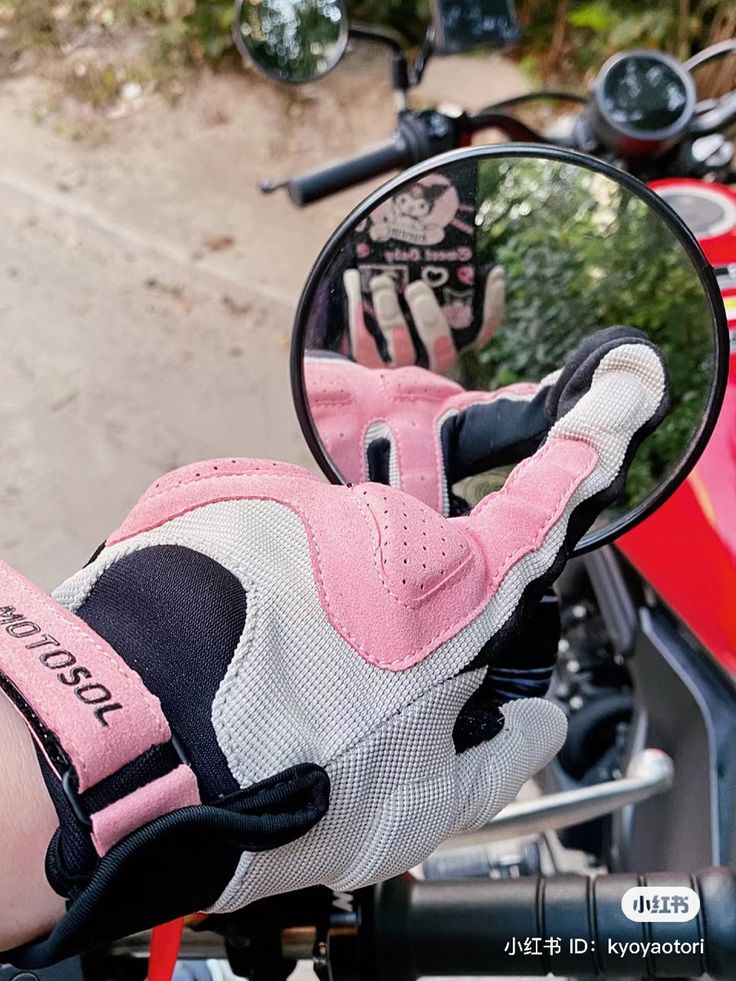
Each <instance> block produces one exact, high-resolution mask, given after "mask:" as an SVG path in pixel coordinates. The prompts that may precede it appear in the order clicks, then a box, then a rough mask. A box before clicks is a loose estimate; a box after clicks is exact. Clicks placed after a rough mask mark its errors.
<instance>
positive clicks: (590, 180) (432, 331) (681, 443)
mask: <svg viewBox="0 0 736 981" xmlns="http://www.w3.org/2000/svg"><path fill="white" fill-rule="evenodd" d="M690 248H691V247H690ZM309 290H310V292H309V302H307V303H304V302H303V304H302V310H301V320H300V322H299V323H298V324H297V332H298V339H297V343H298V344H299V345H300V350H301V354H302V357H303V359H304V361H303V387H304V392H305V395H306V400H307V405H308V411H309V414H310V416H311V421H312V425H313V428H314V430H315V431H316V433H317V435H318V437H319V441H320V443H321V446H322V449H323V451H324V454H325V456H326V458H327V460H328V462H329V464H330V465H331V466H332V467H333V468H334V470H336V471H337V472H338V474H339V476H340V477H341V478H342V479H343V480H345V481H349V482H357V481H361V480H367V479H370V480H378V481H382V482H388V483H391V484H393V485H396V486H401V487H402V488H403V489H405V490H407V491H408V492H409V493H412V494H414V495H416V496H418V497H420V498H421V499H423V500H424V501H426V502H427V503H429V504H430V505H432V506H433V507H435V508H436V509H438V510H441V511H443V512H444V513H446V514H462V513H464V512H465V511H466V510H467V509H468V507H470V506H472V505H474V504H476V503H477V502H478V501H480V500H481V499H482V498H483V497H484V496H485V495H486V494H488V493H491V492H492V491H494V490H496V489H498V488H499V487H500V486H502V484H503V482H504V480H505V478H506V476H507V475H508V473H509V470H510V468H511V467H512V466H513V465H514V464H515V463H517V462H518V461H519V460H521V459H522V458H524V457H525V456H528V455H529V454H531V453H532V452H534V450H535V449H537V448H538V447H539V445H541V443H542V442H543V441H544V438H545V436H546V433H547V431H548V430H549V427H550V425H551V420H550V416H549V414H548V412H549V406H550V404H551V402H550V391H551V390H552V388H553V386H554V383H555V381H556V378H557V373H558V372H559V369H561V368H562V367H563V366H564V364H565V363H566V361H567V359H568V358H569V357H570V355H571V354H572V352H574V351H575V350H576V349H577V348H579V347H580V345H581V344H585V345H586V346H587V345H591V344H592V345H593V346H594V347H595V346H596V345H598V344H601V343H604V341H605V338H606V334H602V335H601V334H597V333H596V332H597V331H600V330H602V329H610V328H614V327H616V326H619V325H621V326H624V327H626V328H627V329H628V328H631V329H635V330H638V331H642V332H643V333H644V334H646V336H647V337H648V338H649V339H651V340H652V341H654V343H656V344H657V345H658V346H659V347H660V348H661V350H662V352H663V354H664V356H665V358H666V361H667V364H668V368H669V371H670V374H671V382H672V411H671V412H670V414H669V416H668V417H667V418H666V420H665V421H664V423H663V424H662V425H661V427H660V428H659V429H658V431H657V432H656V433H655V434H654V435H653V436H652V437H651V438H650V439H648V440H647V441H645V443H644V445H643V446H642V447H641V449H640V450H639V452H638V454H637V457H636V459H635V460H634V463H633V466H632V468H631V471H630V475H629V479H628V484H627V491H626V494H625V496H624V497H623V499H622V500H621V501H620V502H619V503H618V504H617V505H616V508H615V510H613V509H611V510H609V511H607V512H604V514H603V516H602V518H601V521H600V522H599V525H598V532H600V531H601V529H605V530H606V531H607V530H608V529H611V530H612V531H617V532H618V531H620V530H622V528H623V527H627V526H628V525H627V524H626V523H627V522H628V521H629V519H630V517H631V516H632V515H633V514H634V512H635V511H636V512H637V514H641V513H643V508H642V507H641V506H642V505H645V504H646V505H648V504H649V503H650V502H651V500H652V498H653V496H655V495H658V494H659V493H661V491H662V489H663V488H665V487H666V486H667V484H668V482H669V481H671V480H672V479H673V478H674V477H675V476H676V475H677V474H678V473H679V472H680V470H681V469H682V465H683V461H684V460H685V459H686V457H688V456H689V454H690V451H691V450H692V448H693V446H694V445H695V443H696V441H697V438H698V436H699V434H700V432H701V430H702V427H703V424H704V420H705V418H706V416H707V415H708V412H709V407H710V403H711V401H712V399H713V393H714V391H715V388H716V387H717V386H716V374H717V370H716V369H717V361H718V362H720V361H721V360H722V358H726V357H727V355H726V353H725V349H722V348H721V346H718V358H717V357H716V352H717V344H716V338H717V337H718V336H719V334H718V329H717V328H718V327H719V325H718V324H717V323H716V321H715V319H714V314H713V312H712V307H711V300H710V297H709V295H708V292H707V291H706V288H705V286H704V285H703V282H702V281H701V277H700V276H699V274H698V272H697V271H696V269H695V266H694V265H693V261H692V260H691V257H690V254H689V253H688V250H687V249H686V248H685V247H684V245H683V244H682V243H681V241H680V239H679V238H678V237H677V236H676V235H675V234H674V232H673V231H672V230H671V228H670V227H669V226H668V224H667V223H666V222H665V221H664V220H663V218H662V216H661V214H660V213H659V211H658V210H655V208H654V207H652V206H651V204H650V203H648V202H647V201H646V200H644V199H642V198H641V197H639V196H638V195H637V194H635V193H633V192H632V191H631V190H630V189H629V188H628V187H626V186H624V185H622V184H621V183H619V182H618V181H617V180H614V179H612V178H611V177H610V176H608V175H607V174H603V173H599V172H595V171H592V170H588V169H586V168H583V167H581V166H579V165H577V164H572V163H569V162H567V161H564V162H563V161H559V160H556V159H545V158H540V157H537V156H526V157H525V156H522V155H518V154H514V155H507V156H505V155H503V154H499V153H498V152H497V151H496V152H495V153H493V154H492V155H487V156H483V155H479V154H478V153H476V154H475V155H474V156H473V155H470V156H466V157H460V158H458V159H457V160H455V161H454V162H450V163H446V164H444V165H443V166H442V167H441V168H439V169H437V170H435V171H431V172H428V173H425V174H424V175H423V176H421V177H420V178H418V179H417V178H415V179H414V180H408V181H405V182H401V183H397V185H396V186H395V187H394V189H393V193H391V194H390V195H389V196H388V197H386V198H385V199H384V200H382V201H381V202H380V203H379V204H378V205H377V206H375V207H374V208H373V210H372V211H371V212H370V213H369V214H367V216H364V217H362V218H361V219H360V220H358V221H357V222H356V223H353V224H352V225H351V226H350V227H346V228H344V229H343V234H341V235H340V236H338V237H336V238H335V239H334V240H333V247H332V248H331V249H330V250H329V253H328V256H327V257H326V258H323V260H322V261H321V265H320V274H319V276H318V279H317V280H316V281H313V282H312V284H311V286H310V287H309ZM598 537H599V535H596V538H598ZM586 538H587V536H586ZM587 544H588V542H587V541H586V539H584V540H583V543H582V545H581V547H586V545H587Z"/></svg>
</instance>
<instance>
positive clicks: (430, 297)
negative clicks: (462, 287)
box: [343, 266, 506, 373]
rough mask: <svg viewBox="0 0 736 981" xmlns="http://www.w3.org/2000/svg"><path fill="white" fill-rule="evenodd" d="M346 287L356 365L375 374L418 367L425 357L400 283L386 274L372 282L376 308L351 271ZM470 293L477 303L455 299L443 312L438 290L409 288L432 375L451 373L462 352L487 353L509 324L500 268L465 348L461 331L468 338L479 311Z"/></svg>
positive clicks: (489, 280)
mask: <svg viewBox="0 0 736 981" xmlns="http://www.w3.org/2000/svg"><path fill="white" fill-rule="evenodd" d="M343 286H344V289H345V299H346V303H347V317H348V332H349V337H350V350H351V353H352V356H353V357H354V358H355V360H356V361H357V362H358V363H359V364H363V365H366V366H367V367H371V368H381V367H385V366H386V365H387V364H388V365H389V366H391V367H393V368H399V367H403V366H406V365H413V364H416V363H417V360H418V357H419V355H418V352H417V351H416V349H415V344H414V341H413V340H412V336H411V331H410V329H409V324H408V323H407V319H406V317H405V316H404V313H403V311H402V309H401V304H400V302H399V292H398V290H397V285H396V280H395V279H394V277H392V276H391V275H389V274H388V273H383V274H381V275H379V276H373V277H372V278H369V279H368V290H369V293H370V298H371V299H370V304H368V303H367V302H366V299H365V298H364V295H363V289H362V284H361V274H360V272H359V271H358V270H357V269H346V270H345V273H344V274H343ZM466 292H467V293H468V295H470V296H471V299H469V300H467V301H465V300H460V299H453V298H452V296H450V297H449V299H448V301H447V303H446V304H445V305H444V306H440V304H439V302H438V300H437V297H436V295H435V289H434V288H433V287H431V286H430V285H429V284H428V283H427V282H426V280H424V279H418V280H414V281H413V282H411V283H408V284H407V285H406V286H405V287H404V290H403V297H404V300H405V302H406V305H407V307H408V308H409V312H410V313H411V317H412V322H413V325H414V330H415V332H416V334H417V337H418V338H419V341H420V343H421V344H422V346H423V348H424V351H425V353H426V360H427V365H428V367H429V369H430V370H431V371H437V372H440V373H442V372H445V371H447V370H448V369H449V368H451V367H452V365H453V364H454V363H455V360H456V358H457V355H458V353H459V352H460V351H465V350H470V349H475V350H481V349H482V348H484V347H485V346H486V344H488V342H489V341H490V340H491V338H492V337H493V335H494V334H495V332H496V330H497V328H498V326H499V325H500V323H501V321H502V320H503V314H504V308H505V295H506V277H505V275H504V271H503V269H502V268H501V267H500V266H494V268H493V269H491V271H490V272H489V273H488V275H487V276H486V277H485V285H484V288H483V308H482V314H481V317H482V319H481V322H480V324H479V326H478V330H477V333H475V334H474V336H473V338H472V340H471V341H470V342H467V341H466V342H463V341H462V340H461V337H460V331H461V330H464V331H465V332H466V333H467V329H468V328H469V327H470V326H471V321H469V320H468V317H469V315H470V311H471V310H472V307H473V300H472V293H471V291H466ZM371 314H372V316H370V315H371ZM368 318H370V320H371V321H372V324H373V330H372V332H371V330H369V329H368V327H367V325H366V320H367V319H368Z"/></svg>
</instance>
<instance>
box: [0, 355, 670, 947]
mask: <svg viewBox="0 0 736 981" xmlns="http://www.w3.org/2000/svg"><path fill="white" fill-rule="evenodd" d="M566 372H567V380H566V383H565V385H564V386H563V387H562V388H561V389H560V390H559V391H558V392H557V398H558V418H557V422H556V423H555V424H554V426H553V427H552V429H551V430H550V433H549V435H548V437H547V439H546V441H545V443H544V445H543V446H542V447H541V449H540V450H539V451H538V452H537V453H536V454H535V455H534V456H533V457H531V458H530V459H528V460H526V461H525V462H523V463H521V464H520V465H519V466H518V467H517V468H516V470H515V471H514V472H513V474H512V475H511V477H510V478H509V480H508V481H507V483H506V485H505V486H504V488H503V489H502V490H501V491H499V492H498V493H496V494H494V495H491V496H490V497H488V498H487V499H486V500H484V501H483V503H482V504H480V505H479V506H478V507H476V508H475V510H474V511H473V512H472V513H471V514H470V515H469V516H467V517H463V518H457V519H451V520H448V519H445V518H444V517H442V516H441V515H440V514H438V513H437V512H436V511H434V510H432V509H431V508H429V507H427V506H426V505H425V504H423V503H421V502H419V501H418V500H416V499H415V498H413V497H411V496H409V495H408V494H405V493H403V492H401V491H398V490H395V489H394V488H391V487H386V486H382V485H378V484H364V485H358V486H354V487H341V486H332V485H329V484H326V483H324V482H323V481H321V480H319V479H317V478H315V477H313V476H312V475H310V474H309V473H307V472H306V471H304V470H302V469H300V468H298V467H293V466H288V465H286V464H280V463H268V462H263V461H256V460H236V459H233V460H215V461H211V462H209V463H203V464H200V465H195V466H191V467H185V468H184V469H182V470H178V471H175V472H174V473H171V474H169V475H168V476H166V477H163V478H162V479H161V480H159V481H158V482H157V483H156V484H154V485H153V486H152V487H151V488H150V489H149V490H148V491H147V492H146V494H144V496H143V498H142V499H141V500H140V502H139V503H138V504H137V505H136V507H135V508H134V509H133V511H132V512H131V513H130V514H129V515H128V517H127V518H126V520H125V521H124V522H123V524H122V525H121V526H120V528H118V530H117V531H115V532H114V533H113V534H112V535H111V536H110V537H109V538H108V540H107V542H106V543H105V545H104V547H103V548H102V549H101V551H100V552H99V553H98V554H97V555H96V556H95V557H94V559H93V560H92V561H91V562H90V563H89V564H88V565H87V566H85V568H83V569H82V570H81V571H80V572H78V573H77V574H76V575H74V576H72V578H71V579H69V580H67V582H65V583H64V584H63V585H62V586H61V587H60V588H59V589H58V590H57V591H56V593H55V598H54V599H51V598H49V597H47V596H45V595H44V594H43V593H42V592H41V591H40V590H39V589H37V588H36V587H35V586H33V585H32V584H30V583H29V582H27V581H26V580H24V579H23V578H22V577H21V576H19V575H18V574H17V573H15V572H14V571H13V570H12V569H10V568H9V567H7V566H5V567H3V568H2V570H1V571H0V611H1V612H0V672H1V675H0V679H1V681H2V685H3V688H4V689H5V691H6V692H8V693H9V694H10V696H11V698H12V699H13V700H14V702H15V704H16V706H17V707H18V710H19V711H20V712H21V713H22V714H23V716H24V718H25V719H26V721H27V723H28V725H29V727H30V728H31V730H32V731H33V732H34V734H35V736H36V738H37V740H38V743H39V746H40V747H41V757H42V760H43V769H44V774H45V778H46V781H47V786H48V788H49V792H50V794H51V796H52V798H53V800H54V803H55V805H56V807H57V810H58V814H59V820H60V829H59V832H58V833H57V835H56V836H55V838H54V840H53V842H52V845H51V847H50V850H49V855H48V858H47V875H48V877H49V881H50V882H51V884H52V886H53V887H54V888H55V889H56V890H57V891H59V892H61V893H62V894H63V895H65V896H67V897H68V899H69V904H68V911H67V914H66V915H65V917H64V919H63V920H62V922H61V923H60V924H59V925H58V926H57V927H56V929H55V930H54V931H53V932H52V934H51V936H50V937H49V938H47V939H46V940H41V941H39V942H37V943H33V944H29V945H27V946H25V947H23V948H19V949H17V950H15V951H12V952H10V953H7V954H6V955H5V958H6V959H9V960H10V961H11V962H13V963H16V964H18V965H22V966H34V965H41V964H45V963H49V962H52V961H55V960H59V959H61V958H62V957H65V956H68V955H69V954H71V953H73V952H75V951H78V950H80V949H83V948H85V947H88V946H91V945H93V944H96V943H100V942H102V941H104V940H109V939H111V938H114V937H119V936H121V935H123V934H126V933H130V932H133V931H136V930H140V929H143V928H145V927H149V926H151V925H153V924H154V923H158V922H162V921H166V920H169V919H172V918H174V917H176V916H179V915H181V914H184V913H188V912H191V911H193V910H195V909H207V910H212V911H216V912H227V911H231V910H235V909H238V908H239V907H242V906H243V905H245V904H247V903H250V902H252V901H253V900H256V899H258V898H260V897H264V896H268V895H272V894H277V893H280V892H284V891H289V890H293V889H298V888H301V887H304V886H308V885H311V884H316V883H321V884H325V885H329V886H332V887H333V888H336V889H340V890H352V889H355V888H357V887H359V886H364V885H366V884H369V883H372V882H375V881H377V880H380V879H383V878H385V877H387V876H391V875H394V874H396V873H399V872H402V871H404V870H406V869H408V868H410V867H412V866H413V865H415V864H416V863H418V862H420V861H422V860H423V859H424V858H425V857H426V856H427V855H428V854H429V853H430V852H432V851H433V850H434V849H435V848H436V846H437V845H438V844H439V843H440V842H442V841H443V840H444V839H446V838H447V837H448V836H450V835H452V834H454V833H456V832H459V831H466V830H469V829H474V828H478V827H480V826H481V825H483V824H485V823H486V822H487V821H488V820H489V819H490V818H491V817H492V816H493V815H494V814H496V813H497V812H498V811H499V810H500V809H501V808H502V807H504V806H505V805H506V804H507V803H508V802H509V801H511V800H512V799H513V798H514V796H515V795H516V793H517V792H518V790H519V788H520V787H521V786H522V784H523V783H524V782H525V781H526V780H527V779H529V778H530V777H531V776H532V775H533V774H534V773H536V772H537V771H538V770H539V769H540V768H541V767H543V766H544V765H545V764H546V763H547V761H548V760H549V759H550V758H551V757H552V756H553V755H554V754H555V753H556V752H557V751H558V749H559V748H560V746H561V744H562V742H563V739H564V736H565V723H564V717H563V715H562V713H561V712H560V711H559V710H558V709H557V708H556V707H555V706H554V705H552V704H551V703H549V702H546V701H544V700H542V699H539V698H531V699H529V698H520V699H516V700H513V701H510V702H508V703H507V704H502V705H501V708H500V714H499V701H500V702H502V703H503V701H504V698H505V696H503V684H502V683H500V682H499V681H498V679H499V678H502V677H503V676H504V673H507V674H511V673H513V669H515V668H518V667H522V668H523V667H524V666H525V665H519V664H518V662H516V663H515V662H514V658H516V657H518V656H519V651H518V644H517V643H516V639H517V638H518V635H519V631H520V629H521V627H522V626H523V624H524V623H525V622H528V620H529V619H530V618H532V617H533V616H534V610H535V604H536V602H537V600H538V598H539V597H540V596H541V594H542V592H543V591H544V589H545V588H546V587H547V586H548V585H549V583H550V582H551V581H552V580H553V578H554V577H555V576H556V575H557V574H558V572H559V570H560V568H561V567H562V565H563V563H564V561H565V559H566V556H567V555H568V554H569V551H570V549H571V548H572V546H573V544H574V543H575V541H576V540H577V539H578V537H579V536H580V535H581V534H582V533H583V531H584V530H585V529H586V528H587V527H588V525H589V524H590V522H591V521H592V520H593V519H594V517H595V515H596V514H597V513H598V511H599V510H600V509H601V508H602V507H603V506H605V505H606V504H607V503H608V502H609V501H610V500H611V499H612V498H613V497H615V496H616V495H617V494H618V493H620V491H621V489H622V488H623V484H624V481H625V472H626V467H627V465H628V461H629V459H630V457H631V453H632V451H633V449H634V448H635V447H636V445H637V444H638V443H639V442H640V441H641V439H643V438H644V437H645V436H646V434H647V433H648V432H650V431H651V430H652V429H653V428H654V427H655V426H656V425H657V423H658V422H659V420H660V419H661V418H662V416H663V415H664V413H665V412H666V409H667V402H668V396H667V387H668V386H667V377H666V370H665V367H664V365H663V362H662V359H661V357H660V355H659V353H658V352H657V350H656V349H655V348H654V347H652V345H650V344H649V343H648V342H646V341H645V340H643V339H642V340H632V339H630V338H626V339H623V340H621V341H619V342H615V341H612V342H611V343H610V344H608V345H604V346H603V347H602V348H601V349H600V350H598V351H594V352H591V353H590V354H589V356H587V357H585V358H583V359H582V360H581V361H580V362H579V363H578V364H576V365H573V366H568V369H566ZM528 656H529V658H530V662H531V661H533V659H534V656H535V652H534V651H530V652H528ZM499 692H501V697H500V698H499ZM499 722H500V723H502V725H503V727H502V728H501V729H500V731H499ZM489 737H490V738H489Z"/></svg>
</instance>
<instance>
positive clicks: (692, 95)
mask: <svg viewBox="0 0 736 981" xmlns="http://www.w3.org/2000/svg"><path fill="white" fill-rule="evenodd" d="M642 58H647V59H648V60H650V61H659V62H661V63H662V64H663V65H666V66H667V67H668V68H669V69H671V70H672V71H673V72H674V73H675V74H676V75H677V77H678V78H679V79H680V81H681V82H682V84H683V86H684V89H685V97H686V101H685V106H684V107H683V110H682V112H681V113H680V115H679V117H678V118H677V119H676V120H675V122H674V123H670V125H669V126H665V127H663V128H662V129H649V130H647V129H634V128H632V127H630V126H627V125H625V124H622V123H621V122H620V121H619V120H617V119H613V118H612V116H611V115H610V113H609V112H608V109H607V108H606V106H605V104H604V101H603V96H604V93H605V88H606V81H607V80H608V78H609V76H610V74H611V72H612V71H613V69H614V68H617V67H618V66H619V65H620V64H621V63H622V62H625V61H630V60H637V61H638V60H640V59H642ZM696 102H697V94H696V91H695V82H694V81H693V79H692V76H691V75H690V74H689V72H687V71H686V70H685V69H684V68H683V66H682V65H681V64H680V62H679V61H678V60H677V59H676V58H673V57H672V56H671V55H668V54H665V53H664V52H662V51H652V50H649V49H647V48H644V49H640V50H636V51H623V52H621V53H620V54H615V55H613V56H612V57H611V58H609V59H608V61H607V62H606V63H605V64H604V65H603V67H602V68H601V70H600V73H599V74H598V78H597V79H596V81H595V84H594V86H593V103H594V106H595V109H596V112H597V113H598V115H599V116H600V118H601V120H602V121H603V123H604V124H605V125H606V126H607V127H609V128H610V129H611V130H612V131H613V132H614V133H616V134H617V135H618V136H619V137H624V138H625V139H627V140H633V141H636V142H637V143H647V142H651V143H662V142H665V143H668V142H670V141H672V140H673V139H676V138H677V137H678V136H681V135H682V134H683V133H684V132H685V131H686V130H687V127H688V125H689V124H690V121H691V120H692V118H693V116H694V114H695V104H696Z"/></svg>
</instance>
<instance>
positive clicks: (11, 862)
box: [0, 692, 64, 960]
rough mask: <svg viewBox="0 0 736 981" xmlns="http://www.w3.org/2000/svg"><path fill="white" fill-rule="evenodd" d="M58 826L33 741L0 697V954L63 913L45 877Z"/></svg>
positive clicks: (0, 694)
mask: <svg viewBox="0 0 736 981" xmlns="http://www.w3.org/2000/svg"><path fill="white" fill-rule="evenodd" d="M57 825H58V821H57V818H56V812H55V811H54V807H53V804H52V803H51V799H50V797H49V795H48V793H47V791H46V787H45V786H44V782H43V778H42V776H41V769H40V767H39V765H38V760H37V759H36V753H35V750H34V747H33V740H32V737H31V735H30V733H29V732H28V729H27V728H26V725H25V723H24V722H23V720H22V719H21V718H20V716H19V715H18V713H17V712H16V711H15V709H14V708H13V706H12V705H11V703H10V701H9V700H8V698H7V696H6V695H5V694H4V693H3V692H0V884H1V885H0V890H1V891H2V910H3V913H2V916H0V951H3V950H8V949H10V948H12V947H15V946H17V945H18V944H22V943H25V942H26V941H28V940H32V939H34V938H35V937H39V936H42V935H43V934H44V933H46V932H48V931H49V930H50V929H51V927H52V926H53V925H54V924H55V923H56V922H57V921H58V920H59V919H61V917H62V915H63V913H64V900H63V899H62V898H61V897H60V896H57V895H56V893H55V892H53V890H52V889H51V887H50V886H49V884H48V882H47V881H46V875H45V873H44V859H45V856H46V849H47V847H48V844H49V841H50V840H51V836H52V835H53V833H54V831H55V830H56V827H57ZM0 960H2V955H1V954H0Z"/></svg>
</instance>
